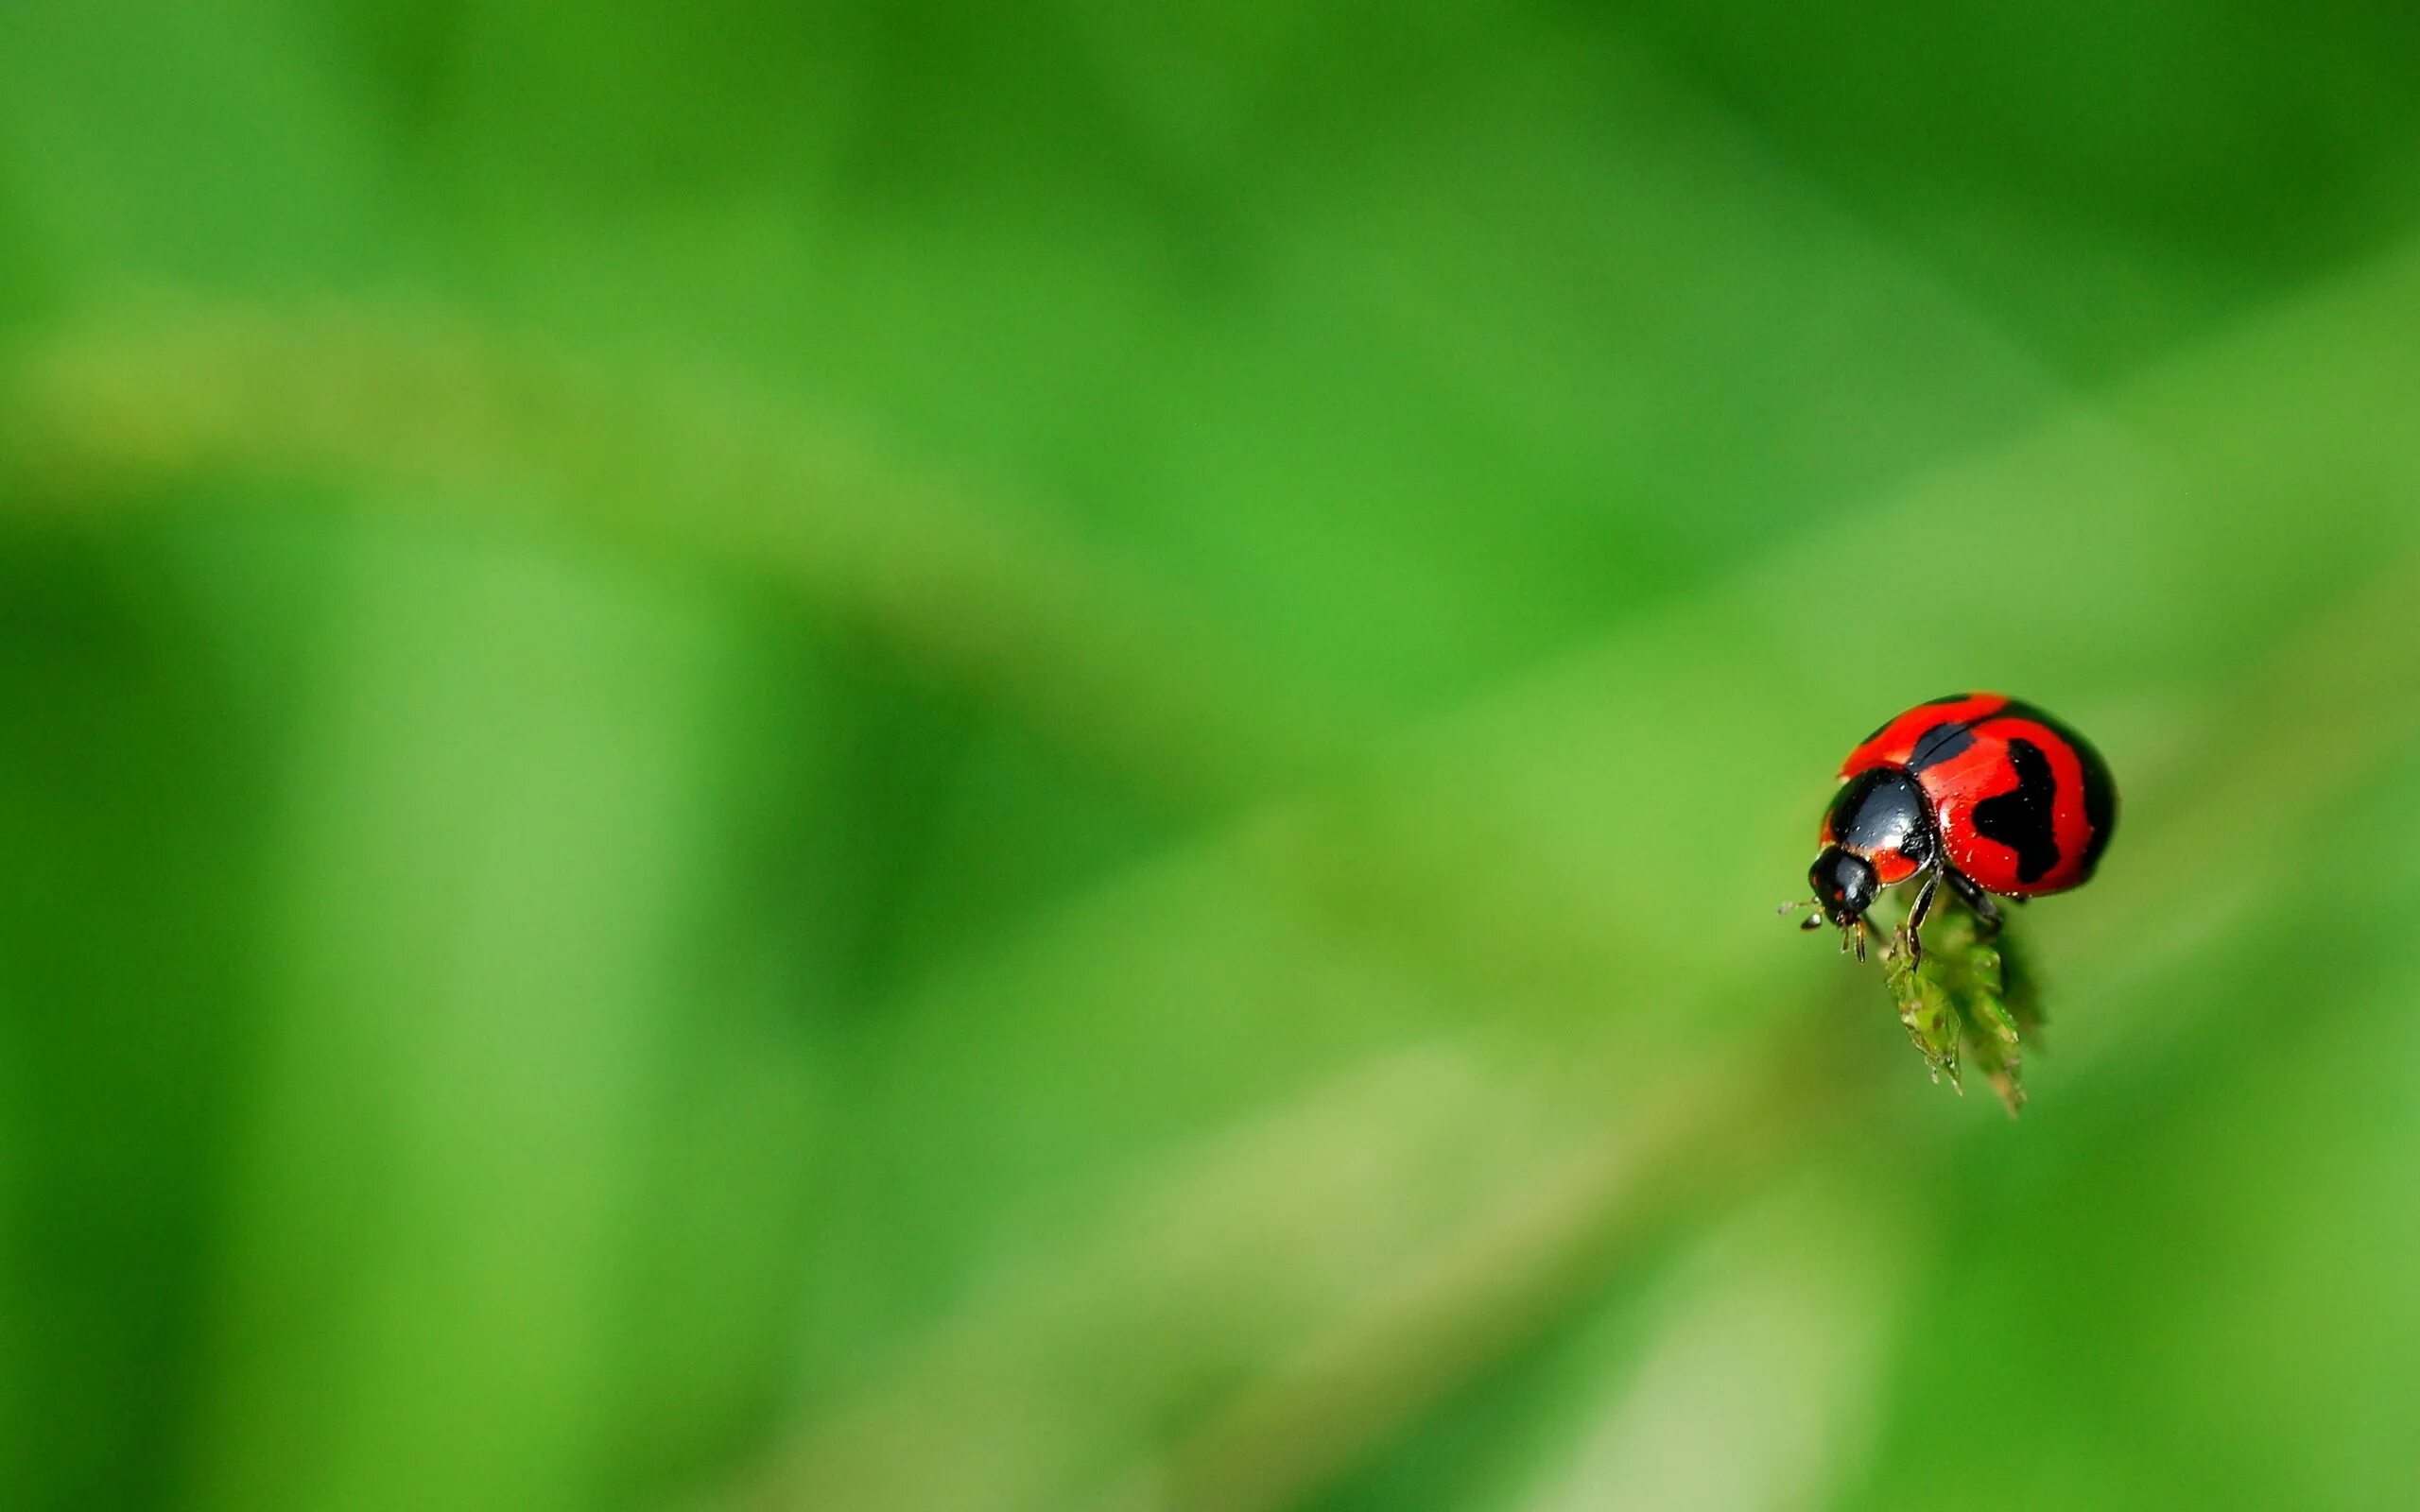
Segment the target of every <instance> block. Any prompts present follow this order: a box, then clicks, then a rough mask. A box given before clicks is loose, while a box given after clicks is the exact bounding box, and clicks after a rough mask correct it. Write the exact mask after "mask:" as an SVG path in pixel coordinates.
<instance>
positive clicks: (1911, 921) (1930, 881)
mask: <svg viewBox="0 0 2420 1512" xmlns="http://www.w3.org/2000/svg"><path fill="white" fill-rule="evenodd" d="M1940 890H1941V872H1940V871H1939V870H1938V869H1935V870H1932V871H1927V872H1926V873H1925V885H1923V886H1922V887H1919V888H1917V889H1916V901H1915V902H1912V903H1910V904H1909V905H1908V922H1907V924H1906V925H1905V926H1904V928H1905V929H1906V931H1907V936H1908V964H1909V965H1910V966H1913V965H1915V964H1916V963H1917V962H1919V961H1921V960H1923V959H1924V958H1925V942H1924V936H1921V935H1919V934H1917V933H1916V931H1918V930H1920V929H1922V928H1924V927H1925V916H1926V915H1927V914H1929V913H1931V912H1932V895H1933V894H1934V893H1936V892H1939V891H1940Z"/></svg>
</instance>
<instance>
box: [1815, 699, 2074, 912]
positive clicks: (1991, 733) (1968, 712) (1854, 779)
mask: <svg viewBox="0 0 2420 1512" xmlns="http://www.w3.org/2000/svg"><path fill="white" fill-rule="evenodd" d="M2117 827H2118V787H2117V784H2116V783H2115V782H2111V781H2110V778H2109V767H2108V765H2106V764H2104V763H2103V762H2102V761H2101V759H2100V752H2099V751H2096V750H2094V749H2093V748H2092V747H2091V745H2090V744H2089V743H2088V742H2087V741H2085V739H2084V738H2083V736H2082V735H2079V734H2077V733H2076V732H2075V730H2072V729H2070V728H2069V727H2068V726H2066V724H2064V723H2062V722H2061V721H2059V720H2058V719H2056V718H2054V717H2052V716H2051V715H2049V714H2048V713H2044V712H2043V711H2041V710H2040V709H2037V708H2035V707H2034V706H2033V705H2031V704H2029V703H2020V702H2018V701H2017V700H2015V699H2014V698H2010V697H2007V696H2003V695H2000V694H1997V693H1960V694H1952V695H1951V696H1948V697H1946V698H1935V699H1933V700H1932V701H1931V702H1929V703H1920V704H1918V705H1916V706H1915V707H1914V708H1913V709H1910V710H1909V711H1908V712H1907V713H1903V714H1900V715H1898V716H1897V717H1896V718H1893V719H1892V720H1890V721H1888V722H1887V723H1885V724H1884V725H1883V726H1882V728H1881V729H1879V730H1876V731H1875V732H1874V733H1873V734H1871V735H1868V736H1867V737H1865V739H1864V740H1863V741H1862V742H1860V743H1859V744H1858V747H1857V749H1855V750H1853V751H1851V752H1849V755H1848V760H1847V761H1845V762H1843V763H1841V790H1840V792H1839V793H1837V794H1836V795H1834V797H1833V799H1832V802H1831V806H1830V807H1829V808H1827V809H1825V810H1824V826H1823V833H1822V835H1821V836H1820V838H1821V841H1822V844H1823V847H1824V849H1823V851H1822V853H1821V854H1819V855H1817V856H1816V858H1815V865H1814V866H1813V867H1811V868H1808V869H1807V873H1806V876H1807V880H1808V881H1809V882H1811V883H1812V884H1814V887H1815V898H1814V902H1813V906H1814V907H1815V908H1816V909H1817V910H1819V912H1818V913H1816V914H1810V915H1808V916H1807V918H1806V924H1805V926H1804V927H1806V928H1807V929H1814V928H1816V927H1818V926H1819V925H1822V924H1824V923H1825V922H1829V923H1832V924H1834V925H1837V926H1838V927H1839V928H1840V929H1841V931H1842V932H1843V937H1842V940H1841V943H1842V944H1843V945H1844V946H1845V945H1847V944H1849V943H1851V942H1852V940H1853V941H1854V943H1855V944H1856V947H1857V953H1858V955H1859V956H1860V957H1862V956H1863V955H1864V954H1865V929H1866V921H1865V911H1866V909H1867V908H1869V907H1871V906H1872V905H1873V902H1874V900H1875V898H1876V895H1877V894H1878V893H1880V891H1881V890H1882V889H1883V888H1885V887H1889V886H1893V885H1896V884H1898V883H1902V882H1907V881H1909V880H1910V879H1914V878H1921V879H1922V883H1921V885H1919V887H1918V889H1917V892H1916V901H1915V902H1914V903H1913V904H1911V905H1910V907H1909V910H1908V922H1907V938H1908V948H1909V951H1910V954H1919V955H1920V954H1921V953H1922V945H1921V944H1920V942H1919V941H1918V939H1917V936H1916V931H1917V928H1918V926H1920V925H1922V924H1923V923H1924V920H1925V915H1926V913H1927V910H1929V909H1930V908H1931V906H1932V900H1933V893H1934V892H1935V891H1936V890H1937V889H1938V888H1939V887H1940V886H1941V885H1942V884H1944V883H1947V884H1948V885H1949V887H1950V890H1951V891H1953V892H1955V893H1957V894H1958V896H1959V897H1960V898H1961V899H1962V900H1964V902H1965V903H1966V905H1967V907H1968V908H1970V909H1972V910H1973V911H1974V914H1975V917H1976V919H1977V920H1978V921H1979V922H1980V924H1981V926H1982V928H1983V930H1984V932H1985V933H1986V934H1987V935H1988V934H1992V933H1996V932H1997V930H1998V929H1999V924H2000V915H1999V908H1998V905H1997V904H1996V903H1994V902H1992V894H1994V893H1999V894H2001V895H2003V896H2006V897H2011V898H2014V899H2016V900H2017V901H2019V902H2023V901H2024V900H2026V899H2028V898H2033V897H2038V896H2040V895H2042V894H2044V893H2053V892H2066V890H2067V889H2069V888H2070V887H2081V886H2083V885H2084V884H2085V883H2086V882H2089V881H2090V880H2091V879H2092V872H2093V868H2095V867H2097V866H2098V865H2100V853H2101V851H2104V850H2106V849H2107V848H2108V845H2109V836H2110V834H2111V833H2113V832H2114V831H2115V830H2116V829H2117ZM1792 906H1794V907H1805V906H1807V905H1806V904H1803V903H1801V904H1793V905H1792Z"/></svg>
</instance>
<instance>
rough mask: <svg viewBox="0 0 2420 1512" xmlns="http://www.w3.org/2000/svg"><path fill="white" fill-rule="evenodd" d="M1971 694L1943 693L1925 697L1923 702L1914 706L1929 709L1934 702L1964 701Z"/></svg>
mask: <svg viewBox="0 0 2420 1512" xmlns="http://www.w3.org/2000/svg"><path fill="white" fill-rule="evenodd" d="M1973 696H1974V695H1973V694H1971V693H1945V694H1943V695H1942V696H1940V697H1938V698H1927V699H1926V700H1925V701H1924V702H1923V703H1920V704H1918V705H1917V706H1916V707H1917V708H1919V709H1929V708H1931V707H1932V706H1933V705H1935V704H1943V703H1964V702H1965V701H1966V700H1967V699H1969V698H1972V697H1973Z"/></svg>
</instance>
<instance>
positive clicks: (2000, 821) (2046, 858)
mask: <svg viewBox="0 0 2420 1512" xmlns="http://www.w3.org/2000/svg"><path fill="white" fill-rule="evenodd" d="M2008 764H2009V765H2011V766H2013V767H2014V768H2016V786H2014V787H2013V788H2011V789H2009V790H2008V791H2007V792H2005V793H2002V794H1999V795H1998V796H1997V797H1995V798H1987V799H1983V800H1982V801H1981V802H1979V803H1978V804H1976V805H1975V810H1974V814H1975V833H1977V834H1979V835H1981V836H1983V838H1985V839H1987V840H1997V841H1998V842H1999V843H2000V844H2002V845H2004V846H2006V847H2008V848H2009V849H2010V850H2012V851H2015V852H2016V880H2017V881H2019V882H2026V883H2031V882H2039V881H2040V880H2042V879H2043V878H2044V877H2047V876H2048V875H2049V874H2050V871H2051V869H2052V868H2055V867H2057V866H2058V864H2059V840H2058V836H2057V835H2056V834H2054V833H2051V829H2050V810H2051V804H2052V801H2053V800H2054V799H2056V798H2057V797H2058V792H2059V780H2058V779H2057V778H2056V777H2055V776H2053V775H2052V774H2051V771H2050V758H2049V757H2048V756H2045V755H2043V754H2042V747H2039V746H2036V745H2035V744H2033V742H2031V741H2030V740H2022V739H2017V740H2011V741H2010V742H2009V743H2008Z"/></svg>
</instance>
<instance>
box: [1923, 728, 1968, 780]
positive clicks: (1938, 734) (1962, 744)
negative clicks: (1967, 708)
mask: <svg viewBox="0 0 2420 1512" xmlns="http://www.w3.org/2000/svg"><path fill="white" fill-rule="evenodd" d="M1973 744H1975V732H1974V731H1973V730H1969V729H1968V728H1967V727H1966V726H1964V725H1962V724H1960V723H1959V722H1958V721H1957V720H1955V719H1945V720H1943V721H1942V722H1941V723H1940V724H1937V725H1935V726H1933V727H1932V728H1931V729H1930V730H1926V731H1925V732H1924V733H1923V734H1921V735H1918V736H1917V737H1916V745H1915V748H1914V749H1913V750H1910V752H1908V770H1910V771H1911V772H1921V771H1923V770H1924V769H1925V768H1926V767H1927V766H1935V765H1940V764H1941V763H1943V762H1945V761H1947V760H1949V758H1951V757H1952V756H1955V755H1957V754H1958V753H1959V752H1960V751H1962V750H1964V749H1965V748H1966V747H1969V746H1972V745H1973Z"/></svg>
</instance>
